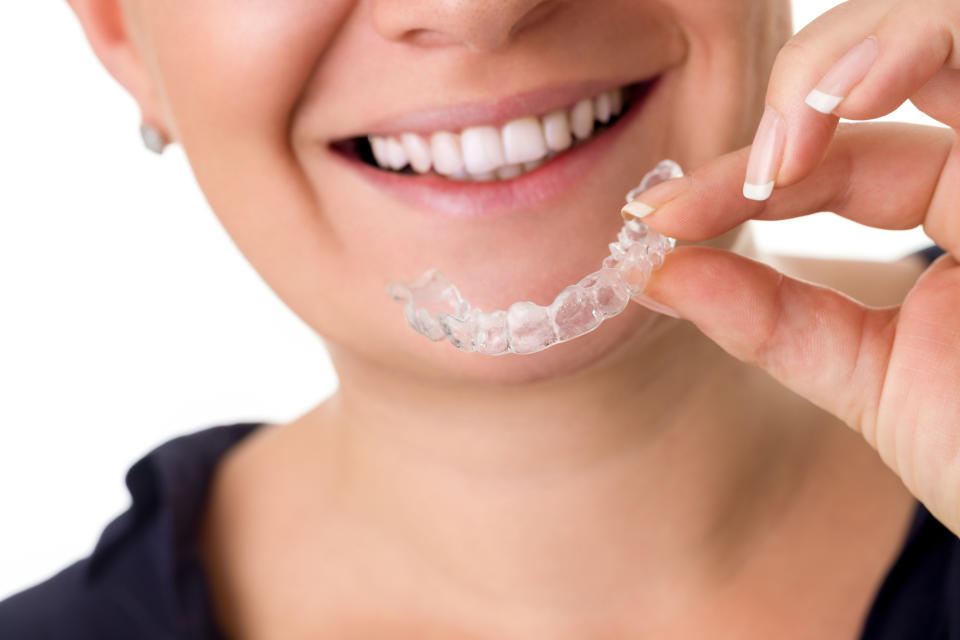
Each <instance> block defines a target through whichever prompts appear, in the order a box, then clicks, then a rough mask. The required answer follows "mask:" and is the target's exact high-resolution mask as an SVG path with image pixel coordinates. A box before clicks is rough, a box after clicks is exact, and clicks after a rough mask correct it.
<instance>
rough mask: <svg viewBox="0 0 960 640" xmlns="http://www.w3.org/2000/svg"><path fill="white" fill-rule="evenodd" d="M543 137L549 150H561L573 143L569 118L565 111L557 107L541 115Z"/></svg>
mask: <svg viewBox="0 0 960 640" xmlns="http://www.w3.org/2000/svg"><path fill="white" fill-rule="evenodd" d="M543 137H544V138H545V140H546V143H547V148H548V149H550V150H551V151H563V150H564V149H567V148H569V147H570V145H572V144H573V133H572V132H571V131H570V119H569V118H568V117H567V113H566V112H565V111H563V110H561V109H558V110H557V111H551V112H550V113H548V114H547V115H545V116H544V117H543Z"/></svg>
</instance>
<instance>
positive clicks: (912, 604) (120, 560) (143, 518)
mask: <svg viewBox="0 0 960 640" xmlns="http://www.w3.org/2000/svg"><path fill="white" fill-rule="evenodd" d="M939 253H942V252H939V251H935V250H931V251H929V252H927V255H926V257H927V258H929V259H931V260H932V259H933V258H934V257H936V255H938V254H939ZM261 424H262V423H237V424H230V425H223V426H216V427H210V428H207V429H203V430H201V431H198V432H196V433H192V434H189V435H186V436H181V437H179V438H175V439H173V440H170V441H168V442H166V443H164V444H162V445H160V446H159V447H157V448H156V449H154V450H153V451H151V452H150V453H148V454H147V455H146V456H144V457H143V458H141V459H140V460H139V461H138V462H137V463H136V464H134V465H133V466H132V467H131V468H130V470H129V471H128V472H127V476H126V482H127V487H128V488H129V490H130V495H131V498H132V503H131V506H130V508H129V509H128V510H127V511H125V512H124V513H123V514H121V515H120V516H119V517H117V518H116V519H115V520H114V521H113V522H111V523H110V524H109V525H108V526H107V527H106V529H104V531H103V534H102V535H101V537H100V540H99V542H97V545H96V548H95V549H94V551H93V553H92V554H91V555H90V556H89V557H87V558H84V559H83V560H80V561H78V562H76V563H74V564H72V565H70V566H68V567H67V568H66V569H63V570H62V571H61V572H60V573H58V574H56V575H54V576H53V577H51V578H49V579H47V580H46V581H44V582H41V583H40V584H38V585H36V586H33V587H31V588H29V589H27V590H26V591H23V592H21V593H18V594H16V595H14V596H13V597H11V598H8V599H7V600H4V601H3V602H0V640H161V639H162V640H174V639H175V640H218V639H219V640H222V639H223V638H224V637H225V636H224V635H223V634H222V633H221V632H220V630H219V629H218V628H217V624H216V622H215V619H214V616H213V610H212V606H211V599H210V593H209V590H208V586H207V582H206V579H205V576H204V572H203V568H202V565H201V563H200V557H199V554H198V551H197V548H196V544H195V537H194V535H195V531H196V527H197V525H198V523H199V520H200V517H201V515H202V513H203V509H204V501H205V499H206V494H207V489H208V487H209V483H210V480H211V477H212V475H213V471H214V469H215V468H216V465H217V462H218V461H219V459H220V458H221V456H223V455H224V453H226V452H227V450H228V449H230V447H232V446H233V445H235V444H237V443H238V442H239V441H240V440H242V439H243V438H244V437H245V436H247V435H248V434H250V433H251V432H252V431H254V430H255V429H256V428H257V427H258V426H260V425H261ZM825 579H828V578H825ZM913 639H918V640H919V639H922V640H960V538H957V536H955V535H954V534H952V533H951V532H950V531H949V530H947V529H946V528H945V527H944V526H943V525H942V524H940V522H938V521H937V520H936V519H935V518H934V517H933V516H931V515H930V513H929V512H928V511H927V510H926V508H925V507H924V506H923V505H922V504H921V503H920V502H917V503H916V507H915V513H914V517H913V521H912V524H911V526H910V529H909V531H908V532H906V536H905V539H904V542H903V544H902V547H901V550H900V553H899V555H898V557H897V559H896V560H895V562H894V563H893V565H892V566H891V567H890V568H889V569H888V571H887V574H886V576H885V578H884V580H883V581H882V583H881V584H880V586H879V589H878V590H877V592H876V596H875V599H874V601H873V603H872V605H871V607H870V609H869V611H868V613H867V616H866V619H865V620H864V625H863V628H862V632H861V635H860V640H913Z"/></svg>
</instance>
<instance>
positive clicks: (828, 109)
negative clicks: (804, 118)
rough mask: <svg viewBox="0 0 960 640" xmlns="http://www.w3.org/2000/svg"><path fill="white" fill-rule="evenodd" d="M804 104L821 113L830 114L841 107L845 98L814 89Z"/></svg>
mask: <svg viewBox="0 0 960 640" xmlns="http://www.w3.org/2000/svg"><path fill="white" fill-rule="evenodd" d="M804 102H806V103H807V104H808V105H809V106H810V107H812V108H813V109H816V110H817V111H819V112H820V113H826V114H830V113H833V112H834V110H835V109H836V108H837V107H839V106H840V103H841V102H843V96H832V95H830V94H829V93H824V92H823V91H820V90H818V89H814V90H813V91H811V92H810V93H809V94H807V98H806V100H804Z"/></svg>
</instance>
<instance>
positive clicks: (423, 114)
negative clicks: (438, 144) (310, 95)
mask: <svg viewBox="0 0 960 640" xmlns="http://www.w3.org/2000/svg"><path fill="white" fill-rule="evenodd" d="M648 79H650V80H652V79H653V78H648ZM642 81H643V79H637V78H633V79H616V80H611V79H606V80H588V81H581V82H576V83H573V84H565V85H559V86H549V87H544V88H540V89H534V90H531V91H525V92H523V93H518V94H514V95H511V96H506V97H502V98H496V99H493V100H488V101H484V102H472V103H468V104H456V105H452V106H445V107H432V108H427V109H420V110H417V111H410V112H406V113H402V114H398V115H393V116H388V117H385V118H382V119H380V120H377V121H375V122H373V123H371V125H370V127H369V128H368V129H367V130H366V131H365V132H363V134H362V135H378V136H388V135H400V134H402V133H419V134H429V133H433V132H435V131H453V132H457V131H460V130H461V129H465V128H467V127H471V126H477V125H491V124H492V125H500V124H504V123H506V122H509V121H510V120H513V119H516V118H520V117H523V116H531V115H540V114H543V113H547V112H549V111H553V110H554V109H561V108H565V107H569V106H571V105H573V104H575V103H576V102H578V101H580V100H582V99H583V98H589V97H592V96H595V95H597V94H599V93H602V92H604V91H609V90H611V89H616V88H619V87H624V86H628V85H631V84H634V83H636V82H642Z"/></svg>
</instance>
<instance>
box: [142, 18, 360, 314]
mask: <svg viewBox="0 0 960 640" xmlns="http://www.w3.org/2000/svg"><path fill="white" fill-rule="evenodd" d="M353 4H354V2H353V1H352V0H326V1H325V2H316V1H315V0H283V2H278V1H277V0H180V1H179V2H175V1H169V2H157V3H150V4H149V7H148V8H147V9H146V11H147V12H148V14H149V15H147V16H146V22H145V23H146V24H149V25H150V33H149V37H150V38H151V39H152V40H153V47H152V50H153V51H154V53H155V58H154V60H153V61H152V62H153V65H154V67H155V69H156V75H157V83H158V88H159V91H160V92H161V99H162V100H164V101H165V102H166V107H167V110H168V112H169V113H171V114H172V121H171V124H172V128H173V133H174V135H175V137H176V139H177V141H178V142H179V143H180V145H181V146H182V147H183V149H184V151H185V152H186V155H187V158H188V159H189V161H190V164H191V168H192V169H193V172H194V174H195V176H196V178H197V182H198V183H199V185H200V186H201V188H202V190H203V192H204V195H205V196H206V198H207V200H208V202H209V203H210V205H211V207H212V208H213V210H214V211H215V212H216V214H217V216H218V218H219V219H220V221H221V223H222V224H223V226H224V228H225V229H226V231H227V232H228V233H229V235H230V237H231V238H232V239H233V241H234V242H235V243H236V245H237V247H238V248H239V249H240V250H241V251H242V252H243V254H244V255H245V256H246V257H247V259H248V260H249V261H250V262H251V264H252V265H253V266H254V267H255V268H256V269H257V271H258V272H259V273H260V274H261V276H262V277H263V278H264V279H265V280H266V281H267V283H268V284H270V286H271V287H272V288H273V289H274V291H276V293H277V294H278V295H279V296H280V297H281V298H282V299H284V301H285V302H286V303H287V304H288V305H290V306H292V307H293V308H295V309H296V308H298V305H297V302H298V301H296V300H295V299H293V298H295V297H296V295H297V293H298V287H297V284H298V282H303V281H304V279H305V278H313V280H312V282H323V274H324V273H329V272H330V269H329V267H330V264H329V263H330V262H332V261H333V259H334V258H333V254H334V253H335V251H336V247H335V246H333V240H332V238H331V236H330V234H329V233H324V230H323V229H322V228H321V227H322V225H324V224H325V222H324V219H323V216H322V215H320V212H318V211H317V203H316V197H315V194H314V193H313V192H312V190H311V188H310V186H309V184H308V183H307V181H306V179H305V177H304V176H303V172H302V168H301V167H300V166H299V165H298V163H297V161H296V158H295V157H294V154H293V150H292V148H291V145H290V140H289V129H290V121H291V117H292V114H293V113H294V111H295V110H296V105H297V101H298V99H299V96H300V94H301V92H302V91H303V88H304V87H305V86H306V85H307V83H308V78H309V77H310V76H311V74H312V73H313V71H314V69H315V67H316V66H317V64H318V62H319V61H320V60H321V59H322V58H323V56H324V51H325V49H326V47H327V46H328V45H329V43H330V41H331V40H332V38H333V36H334V34H335V33H336V32H337V30H338V29H339V28H340V24H341V23H342V21H343V20H345V19H346V17H347V15H348V14H349V12H350V11H351V9H352V7H353ZM305 256H310V257H311V259H309V260H307V259H304V257H305ZM317 256H320V259H319V260H318V259H317ZM291 274H296V277H294V276H292V275H291ZM301 289H302V287H301ZM300 295H303V294H302V292H301V293H300ZM301 308H302V307H301Z"/></svg>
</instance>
